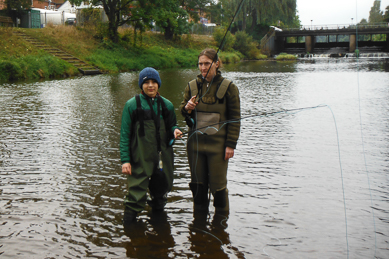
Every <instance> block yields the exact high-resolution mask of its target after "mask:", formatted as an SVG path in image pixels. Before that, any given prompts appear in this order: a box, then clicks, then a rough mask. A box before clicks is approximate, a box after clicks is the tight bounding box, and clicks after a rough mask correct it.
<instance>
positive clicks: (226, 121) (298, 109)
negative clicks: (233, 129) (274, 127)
mask: <svg viewBox="0 0 389 259" xmlns="http://www.w3.org/2000/svg"><path fill="white" fill-rule="evenodd" d="M323 107H327V105H325V104H320V105H317V106H311V107H303V108H295V109H289V110H284V109H283V110H280V111H274V112H262V113H260V114H254V115H249V116H245V117H241V118H239V119H230V120H225V121H221V122H217V123H213V124H209V125H207V126H204V127H201V128H196V130H188V131H184V132H182V134H181V135H184V134H188V133H193V132H196V131H198V130H201V129H206V128H211V127H212V126H216V125H219V124H228V123H234V122H239V121H240V120H244V119H249V118H254V117H261V116H269V115H274V114H277V113H288V112H298V111H303V110H309V109H316V108H323Z"/></svg>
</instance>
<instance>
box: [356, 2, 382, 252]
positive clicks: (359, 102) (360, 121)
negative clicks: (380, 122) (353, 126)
mask: <svg viewBox="0 0 389 259" xmlns="http://www.w3.org/2000/svg"><path fill="white" fill-rule="evenodd" d="M355 9H356V14H355V20H356V22H357V23H356V27H355V37H356V44H355V46H356V50H357V52H356V58H357V86H358V108H359V109H358V111H359V127H360V129H361V142H362V153H363V160H364V164H365V171H366V176H367V184H368V187H369V193H370V204H371V212H372V216H373V226H374V258H375V257H376V252H377V230H376V224H375V216H374V207H373V196H372V193H371V187H370V177H369V170H368V169H367V161H366V153H365V143H364V142H365V141H364V138H363V129H362V109H361V95H360V85H359V49H358V1H357V0H355Z"/></svg>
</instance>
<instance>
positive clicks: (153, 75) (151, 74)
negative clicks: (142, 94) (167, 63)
mask: <svg viewBox="0 0 389 259" xmlns="http://www.w3.org/2000/svg"><path fill="white" fill-rule="evenodd" d="M148 79H154V80H155V81H157V83H158V89H159V88H160V87H161V78H160V77H159V73H158V71H157V70H155V69H154V68H152V67H146V68H145V69H143V70H142V71H140V73H139V82H138V84H139V88H140V89H142V86H143V83H144V82H145V81H146V80H148Z"/></svg>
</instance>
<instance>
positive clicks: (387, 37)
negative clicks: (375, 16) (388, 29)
mask: <svg viewBox="0 0 389 259" xmlns="http://www.w3.org/2000/svg"><path fill="white" fill-rule="evenodd" d="M386 50H387V51H389V33H388V34H386Z"/></svg>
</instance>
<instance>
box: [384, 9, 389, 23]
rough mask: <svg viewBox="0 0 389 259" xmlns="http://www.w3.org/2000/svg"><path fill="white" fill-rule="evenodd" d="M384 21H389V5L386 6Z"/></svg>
mask: <svg viewBox="0 0 389 259" xmlns="http://www.w3.org/2000/svg"><path fill="white" fill-rule="evenodd" d="M384 21H385V22H389V5H388V6H387V7H386V8H385V14H384Z"/></svg>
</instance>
